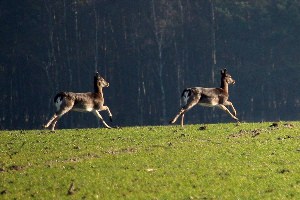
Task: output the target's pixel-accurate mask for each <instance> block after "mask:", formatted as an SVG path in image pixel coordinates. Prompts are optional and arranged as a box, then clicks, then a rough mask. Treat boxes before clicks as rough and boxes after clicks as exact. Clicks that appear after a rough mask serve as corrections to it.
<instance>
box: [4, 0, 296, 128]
mask: <svg viewBox="0 0 300 200" xmlns="http://www.w3.org/2000/svg"><path fill="white" fill-rule="evenodd" d="M0 25H1V29H0V43H1V44H0V84H1V92H0V105H1V110H0V129H39V128H41V127H42V125H43V124H44V123H46V121H47V120H48V119H49V118H50V117H51V116H52V114H53V113H54V112H55V107H54V105H53V97H54V96H55V94H56V93H58V92H60V91H72V92H88V91H93V76H94V73H95V71H99V73H100V74H101V75H102V76H103V77H105V79H106V80H107V81H108V82H109V83H110V87H108V88H105V89H104V97H105V104H106V105H108V106H109V107H110V110H111V112H112V113H113V116H114V121H113V122H112V123H110V124H111V125H112V126H137V125H165V124H167V123H168V121H169V120H170V119H171V118H172V117H173V116H174V115H175V114H176V112H178V110H179V108H180V105H181V101H180V95H181V92H182V91H183V89H184V88H186V87H193V86H202V87H219V86H220V70H221V69H223V68H225V67H226V68H227V70H228V72H229V73H230V74H231V75H232V77H233V78H234V79H235V81H236V84H235V85H233V86H230V87H229V94H230V98H229V99H230V101H231V102H233V104H234V105H235V108H236V110H237V116H238V118H239V119H240V120H241V121H246V122H252V121H278V120H300V92H299V87H300V1H297V0H248V1H247V0H236V1H233V0H22V1H20V0H4V1H1V2H0ZM101 115H102V116H103V118H104V119H105V120H106V121H108V120H107V119H108V115H107V113H106V112H105V111H103V112H101ZM185 119H186V123H187V124H193V123H201V124H203V123H223V122H234V121H233V120H232V119H231V118H230V117H229V116H228V115H227V114H226V113H225V112H223V111H221V110H220V109H211V108H205V107H199V106H197V107H195V108H193V109H192V110H190V111H189V112H188V113H187V114H186V118H185ZM101 126H102V125H101V123H100V122H99V120H98V119H97V118H96V117H95V116H94V115H93V114H91V113H77V112H70V113H68V114H66V115H65V116H64V117H62V119H61V120H60V121H59V122H58V125H57V127H58V128H96V127H101Z"/></svg>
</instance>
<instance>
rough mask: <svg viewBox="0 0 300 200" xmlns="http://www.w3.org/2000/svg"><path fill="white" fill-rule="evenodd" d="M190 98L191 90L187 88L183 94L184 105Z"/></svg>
mask: <svg viewBox="0 0 300 200" xmlns="http://www.w3.org/2000/svg"><path fill="white" fill-rule="evenodd" d="M189 98H190V91H188V90H186V91H185V92H184V93H183V94H182V100H183V103H184V105H186V104H187V101H188V100H189Z"/></svg>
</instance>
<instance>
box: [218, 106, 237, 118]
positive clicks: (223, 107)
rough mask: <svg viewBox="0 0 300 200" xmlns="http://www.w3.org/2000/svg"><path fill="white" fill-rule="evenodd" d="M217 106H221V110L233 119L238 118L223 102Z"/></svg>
mask: <svg viewBox="0 0 300 200" xmlns="http://www.w3.org/2000/svg"><path fill="white" fill-rule="evenodd" d="M219 108H221V109H222V110H224V111H225V112H227V113H228V114H229V115H230V116H231V117H232V118H233V119H235V120H237V121H238V120H239V119H238V118H237V117H236V116H234V115H233V114H232V113H231V112H230V111H229V110H228V109H227V108H226V107H225V106H224V105H223V104H220V105H219Z"/></svg>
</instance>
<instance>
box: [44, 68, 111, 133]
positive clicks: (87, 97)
mask: <svg viewBox="0 0 300 200" xmlns="http://www.w3.org/2000/svg"><path fill="white" fill-rule="evenodd" d="M108 86H109V83H108V82H107V81H106V80H104V78H102V77H101V76H100V75H99V74H98V72H96V75H95V76H94V92H87V93H73V92H60V93H58V94H57V95H56V96H55V97H54V104H55V106H56V108H57V111H56V112H55V114H54V115H53V117H52V118H51V119H50V120H49V122H48V123H47V124H46V125H44V128H48V127H49V126H50V125H52V126H51V130H52V131H54V128H55V125H56V122H57V121H58V120H59V119H60V118H61V117H62V116H63V115H64V114H66V113H67V112H69V111H71V110H72V111H77V112H92V113H94V114H95V115H96V117H98V118H99V119H100V120H101V121H102V123H103V124H104V126H105V127H106V128H111V127H110V126H109V125H107V124H106V122H105V121H104V120H103V118H102V116H101V115H100V113H99V111H102V110H106V111H107V112H108V115H109V118H110V121H112V114H111V112H110V110H109V108H108V107H107V106H104V97H103V91H102V89H103V88H104V87H108Z"/></svg>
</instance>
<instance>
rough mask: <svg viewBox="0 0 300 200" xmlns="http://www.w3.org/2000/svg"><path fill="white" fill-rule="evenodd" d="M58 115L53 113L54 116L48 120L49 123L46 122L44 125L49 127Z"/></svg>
mask: <svg viewBox="0 0 300 200" xmlns="http://www.w3.org/2000/svg"><path fill="white" fill-rule="evenodd" d="M57 117H58V116H57V115H56V114H54V115H53V117H51V119H50V120H49V121H48V123H47V124H45V125H44V126H43V127H44V128H48V127H49V126H50V125H51V124H52V122H53V121H54V120H55V119H57Z"/></svg>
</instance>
